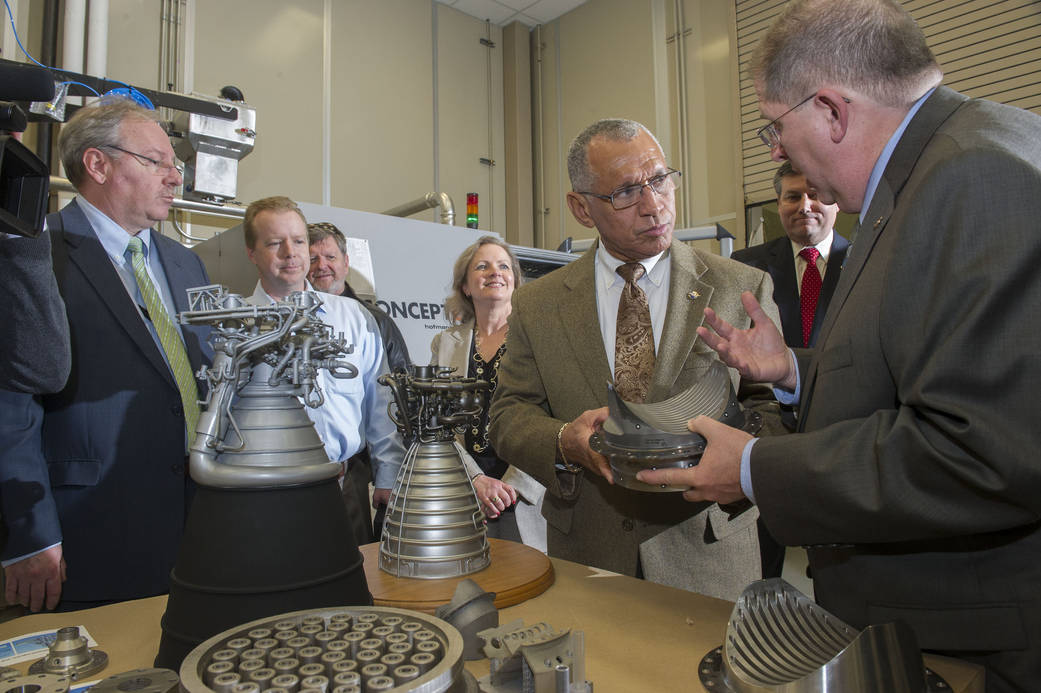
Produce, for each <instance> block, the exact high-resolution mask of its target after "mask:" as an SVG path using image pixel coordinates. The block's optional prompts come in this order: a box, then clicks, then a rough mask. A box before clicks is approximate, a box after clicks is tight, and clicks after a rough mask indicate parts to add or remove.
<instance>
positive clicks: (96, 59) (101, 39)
mask: <svg viewBox="0 0 1041 693" xmlns="http://www.w3.org/2000/svg"><path fill="white" fill-rule="evenodd" d="M86 73H87V74H88V75H94V76H95V77H104V76H106V75H107V74H108V0H90V15H89V18H88V19H87V69H86Z"/></svg>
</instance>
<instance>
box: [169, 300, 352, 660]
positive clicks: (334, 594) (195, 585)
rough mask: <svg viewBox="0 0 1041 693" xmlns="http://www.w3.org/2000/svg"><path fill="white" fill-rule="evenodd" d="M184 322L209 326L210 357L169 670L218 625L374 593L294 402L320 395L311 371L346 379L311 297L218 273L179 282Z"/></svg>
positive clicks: (192, 459)
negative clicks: (240, 289) (238, 288)
mask: <svg viewBox="0 0 1041 693" xmlns="http://www.w3.org/2000/svg"><path fill="white" fill-rule="evenodd" d="M188 295H189V305H190V309H189V310H187V311H185V312H183V313H181V314H180V320H181V322H182V323H184V324H191V325H210V326H212V328H213V332H212V335H211V338H210V343H211V344H212V346H213V349H214V352H215V356H214V360H213V365H212V366H211V367H209V368H205V367H204V368H203V369H202V371H201V374H200V376H201V377H204V378H205V379H206V380H207V381H208V383H209V393H208V395H207V399H206V401H205V402H203V405H204V407H205V408H204V411H203V412H202V414H201V416H200V419H199V423H198V425H197V426H196V436H195V439H194V441H193V442H192V444H191V449H190V454H189V467H190V471H191V476H192V479H193V480H194V481H195V483H196V484H197V485H198V488H197V490H196V493H195V498H194V500H193V504H192V508H191V511H190V513H189V515H188V521H187V524H186V527H185V532H184V538H183V540H182V542H181V547H180V551H179V553H178V556H177V562H176V564H175V565H174V569H173V570H172V571H171V574H170V598H169V601H168V603H167V610H166V614H165V615H164V616H163V621H162V626H163V636H162V640H161V642H160V645H159V654H158V656H157V657H156V663H157V664H156V665H157V666H160V667H164V668H169V669H174V670H176V669H177V668H178V667H179V666H180V663H181V660H182V659H183V658H184V656H185V655H186V654H187V653H188V652H189V651H190V650H191V649H192V648H193V647H195V646H196V645H198V644H199V643H200V642H202V641H203V640H205V639H207V638H209V637H211V636H212V635H214V634H215V633H219V632H221V631H222V630H226V629H227V628H229V627H231V626H234V625H235V624H238V623H242V622H243V621H246V620H250V619H256V618H263V617H266V616H270V615H272V614H277V613H282V612H284V611H286V610H287V609H297V610H299V609H309V608H320V607H328V606H346V605H371V604H372V596H371V595H370V594H369V588H368V583H367V582H366V580H365V572H364V570H363V568H362V556H361V552H360V551H358V545H357V543H356V541H355V539H354V534H353V533H352V531H351V528H350V523H349V521H348V516H347V511H346V508H345V506H344V500H343V497H342V494H341V491H340V486H339V484H338V483H337V477H338V476H339V473H340V465H339V464H337V463H336V461H332V462H330V460H329V459H328V458H327V456H326V454H325V451H324V446H323V445H322V441H321V440H320V439H319V437H318V434H317V433H316V432H315V429H314V425H313V424H312V423H311V420H310V419H309V418H308V417H307V414H306V413H305V411H304V408H303V404H302V403H301V399H303V401H304V402H306V404H307V405H308V406H311V407H318V406H321V405H322V403H323V401H324V396H323V394H322V390H321V387H320V386H319V383H318V373H319V371H320V370H321V369H325V370H327V371H329V372H330V373H331V374H332V375H333V377H336V378H353V377H355V376H356V375H357V374H358V371H357V369H356V368H355V367H354V366H352V365H351V364H349V363H346V362H344V361H341V360H339V357H340V356H341V355H343V354H350V353H351V351H352V350H353V347H349V346H348V345H347V344H346V342H345V341H344V339H343V336H342V335H335V334H333V330H332V328H331V327H329V326H328V325H326V324H324V323H323V322H322V321H321V318H320V316H319V314H318V309H319V308H320V307H321V305H322V301H321V298H319V296H318V294H315V293H313V292H297V293H293V294H290V295H289V296H288V297H286V298H285V300H282V301H279V302H277V303H273V304H270V305H264V306H256V305H251V304H249V303H247V302H246V300H245V299H243V297H242V296H239V295H237V294H230V293H227V292H226V291H225V290H224V287H222V286H218V285H212V286H204V287H199V288H195V289H190V290H189V291H188Z"/></svg>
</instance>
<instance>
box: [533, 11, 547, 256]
mask: <svg viewBox="0 0 1041 693" xmlns="http://www.w3.org/2000/svg"><path fill="white" fill-rule="evenodd" d="M532 37H533V38H532V41H533V42H534V44H535V45H534V49H535V50H534V51H532V56H533V58H534V60H535V84H534V85H533V87H532V93H533V94H534V97H535V103H534V107H533V108H532V109H531V110H532V116H533V117H534V119H535V142H534V143H533V146H532V151H533V153H534V154H535V171H536V174H535V180H536V185H535V201H536V202H535V210H534V211H535V216H534V217H533V218H534V220H535V239H534V241H535V247H536V248H545V247H546V171H545V162H546V156H545V143H544V141H543V140H544V137H545V134H544V132H543V125H542V118H543V114H542V87H543V84H542V25H541V24H538V25H536V27H535V31H533V32H532Z"/></svg>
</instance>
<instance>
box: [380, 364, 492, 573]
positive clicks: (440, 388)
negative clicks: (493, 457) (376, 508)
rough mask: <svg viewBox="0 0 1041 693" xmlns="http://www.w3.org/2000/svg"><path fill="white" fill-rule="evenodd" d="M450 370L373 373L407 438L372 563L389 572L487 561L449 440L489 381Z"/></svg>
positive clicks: (454, 568)
mask: <svg viewBox="0 0 1041 693" xmlns="http://www.w3.org/2000/svg"><path fill="white" fill-rule="evenodd" d="M452 371H453V369H450V368H442V367H437V366H413V367H412V369H411V372H409V373H404V372H399V373H394V374H388V375H382V376H380V383H382V384H383V385H386V386H388V387H390V388H391V390H392V391H393V393H394V401H393V402H392V403H391V405H390V407H391V410H392V411H391V412H390V415H391V419H392V420H393V421H394V423H395V425H397V427H398V430H399V431H400V432H401V435H402V437H403V438H404V439H405V441H406V442H407V443H410V446H409V449H408V452H407V453H406V455H405V461H404V463H403V464H402V465H401V471H400V472H398V478H397V481H396V482H395V484H394V490H393V491H392V492H391V496H390V503H389V504H388V506H387V518H386V521H385V522H384V525H383V534H382V536H381V537H380V554H379V556H380V558H379V567H380V569H381V570H383V571H384V572H387V573H390V574H391V575H395V576H397V577H412V578H428V579H433V578H449V577H459V576H461V575H469V574H471V573H475V572H477V571H479V570H483V569H484V568H486V567H488V565H489V564H490V563H491V557H490V555H489V546H488V536H487V531H486V530H485V526H484V519H485V518H484V513H483V512H482V511H481V508H480V503H478V501H477V494H476V493H475V492H474V488H473V484H471V483H470V478H469V476H468V475H467V473H466V469H465V467H464V466H463V461H462V455H463V454H465V453H464V452H463V451H462V448H461V447H460V446H459V445H458V444H457V443H456V442H455V435H456V433H457V431H461V430H462V428H463V427H464V426H466V425H468V424H469V423H470V421H471V419H473V418H474V417H477V416H479V415H480V413H481V408H482V406H483V404H484V398H485V394H484V393H485V392H486V391H487V390H488V387H489V386H488V383H487V382H485V381H484V380H477V379H475V378H464V377H461V376H456V375H453V374H452Z"/></svg>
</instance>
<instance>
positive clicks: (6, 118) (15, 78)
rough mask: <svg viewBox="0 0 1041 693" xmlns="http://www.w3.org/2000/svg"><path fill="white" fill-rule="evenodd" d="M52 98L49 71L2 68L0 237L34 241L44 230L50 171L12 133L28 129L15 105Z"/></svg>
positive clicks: (15, 66) (13, 66)
mask: <svg viewBox="0 0 1041 693" xmlns="http://www.w3.org/2000/svg"><path fill="white" fill-rule="evenodd" d="M52 98H54V78H53V77H52V76H51V73H50V71H49V70H47V69H46V68H42V67H35V66H33V65H22V64H16V63H5V64H3V65H0V99H4V101H0V233H9V234H14V235H17V236H28V237H30V238H35V237H36V236H39V235H40V231H41V230H42V229H43V219H44V216H45V215H46V214H47V195H48V193H49V191H50V171H49V169H48V167H47V164H46V163H44V162H43V161H42V160H41V159H40V157H38V156H36V154H34V153H33V152H32V151H31V150H30V149H29V148H28V147H26V146H25V145H23V144H22V143H21V142H19V141H18V140H17V139H16V138H15V137H13V136H12V134H11V133H16V132H24V131H25V128H26V125H27V119H26V116H25V111H23V110H22V108H21V106H20V105H19V104H18V103H15V102H30V101H50V100H51V99H52Z"/></svg>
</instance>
